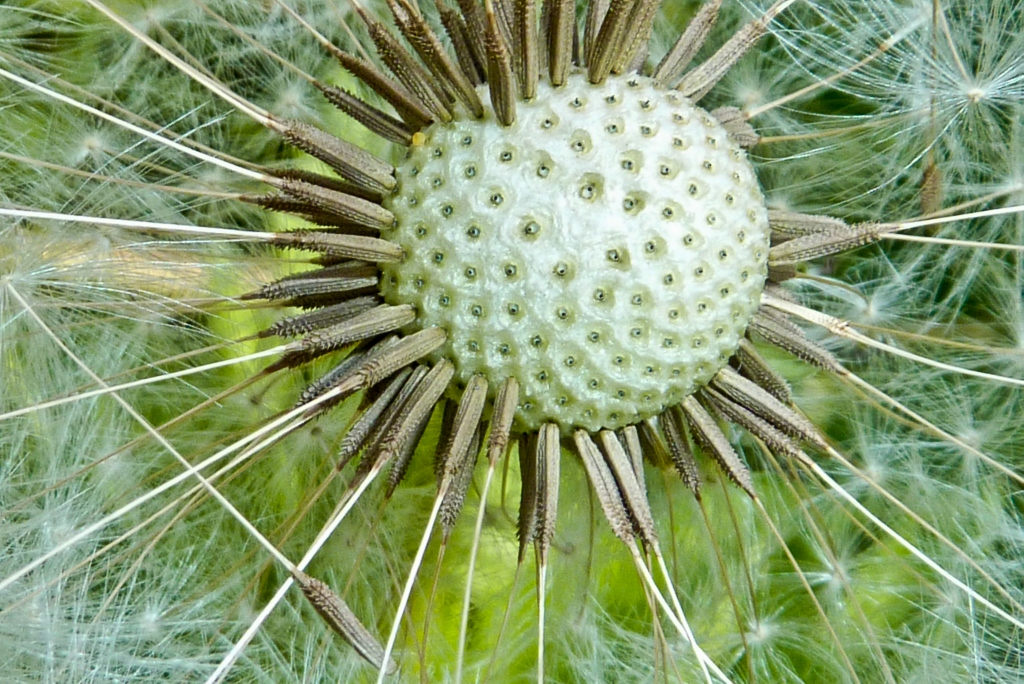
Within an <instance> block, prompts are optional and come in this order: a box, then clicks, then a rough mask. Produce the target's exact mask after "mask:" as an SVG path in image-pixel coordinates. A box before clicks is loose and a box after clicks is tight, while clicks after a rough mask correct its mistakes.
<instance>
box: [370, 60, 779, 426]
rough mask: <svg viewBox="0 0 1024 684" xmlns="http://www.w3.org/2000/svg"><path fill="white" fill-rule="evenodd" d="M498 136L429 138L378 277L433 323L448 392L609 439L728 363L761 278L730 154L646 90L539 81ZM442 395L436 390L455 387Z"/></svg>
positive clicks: (757, 216)
mask: <svg viewBox="0 0 1024 684" xmlns="http://www.w3.org/2000/svg"><path fill="white" fill-rule="evenodd" d="M539 89H540V90H539V93H538V97H537V98H536V99H534V100H531V101H529V102H523V103H520V105H519V108H518V112H517V119H516V122H515V124H514V125H512V126H509V127H503V126H499V125H498V124H497V123H496V122H495V121H494V120H493V118H492V117H487V118H485V119H482V120H473V119H470V120H461V121H459V120H456V121H454V122H452V123H449V124H436V125H434V126H432V127H431V128H429V129H428V130H427V131H425V134H426V139H425V142H424V143H423V144H422V145H419V146H416V147H414V148H412V150H411V151H410V153H409V155H408V157H407V158H406V159H405V161H404V162H403V163H402V164H400V165H399V166H398V168H397V173H396V175H397V177H398V179H399V183H400V185H399V188H398V191H397V192H396V193H395V194H394V195H392V196H391V197H389V198H388V200H387V206H388V208H389V209H390V210H391V211H392V212H394V214H395V216H396V219H397V220H396V226H395V227H394V228H393V229H392V230H389V231H386V235H385V236H386V237H387V238H388V239H389V240H392V241H394V242H397V243H398V244H400V245H401V246H402V248H403V249H404V251H405V254H406V258H405V260H404V261H403V262H401V263H397V264H389V265H386V266H385V268H384V275H383V278H382V282H383V287H384V294H385V297H386V299H387V300H388V302H389V303H391V304H396V305H398V304H412V305H414V306H415V307H416V310H417V312H418V319H417V321H416V323H415V328H417V329H422V328H426V327H430V326H437V327H440V328H443V329H445V330H446V331H447V332H448V341H447V343H446V345H445V346H444V347H442V348H441V349H440V350H438V351H437V352H436V353H435V356H436V357H437V358H441V357H447V358H449V359H450V360H452V361H453V362H454V364H455V367H456V377H457V378H458V380H460V381H461V384H464V383H466V382H468V381H469V379H470V378H471V377H472V376H473V375H475V374H481V375H483V376H485V377H486V378H487V379H488V380H489V381H490V382H491V383H492V386H496V385H497V384H498V383H499V382H500V381H502V380H503V379H505V378H506V377H509V376H513V377H515V378H516V379H517V380H518V381H519V383H520V385H521V394H520V411H519V413H518V420H519V424H520V426H521V427H522V428H523V429H526V430H534V429H537V428H538V427H540V425H541V424H543V423H544V422H556V423H558V424H559V425H562V426H565V427H566V429H568V428H569V427H571V426H575V427H583V428H586V429H588V430H599V429H602V428H606V429H617V428H620V427H622V426H624V425H626V424H629V423H635V422H637V421H640V420H643V419H645V418H648V417H651V416H653V415H657V414H658V413H660V412H661V411H663V410H664V409H665V408H666V407H668V406H672V405H674V404H677V403H679V402H680V401H681V400H682V399H683V398H685V397H686V396H687V395H689V394H691V393H692V392H693V391H694V390H695V389H696V388H699V387H701V386H703V385H705V384H706V383H707V382H708V381H709V380H710V379H711V378H712V376H714V375H715V373H717V372H718V371H719V370H720V369H721V368H722V367H723V366H724V365H725V364H726V363H727V361H728V359H729V357H730V356H732V355H733V354H734V353H735V351H736V348H737V346H738V344H739V339H740V338H741V337H742V336H743V333H744V330H745V329H746V327H747V323H748V322H749V320H750V317H751V315H753V313H754V312H755V311H756V309H757V306H758V303H759V297H760V293H761V289H762V287H763V285H764V281H765V274H766V270H767V266H766V264H767V254H768V234H769V228H768V217H767V211H766V209H765V207H764V200H763V197H762V194H761V191H760V188H759V187H758V184H757V180H756V177H755V175H754V171H753V169H752V168H751V166H750V164H749V162H748V161H747V159H746V155H745V153H744V152H743V151H742V150H741V149H740V148H739V146H738V145H737V144H736V143H735V142H734V141H733V140H732V139H731V138H730V136H729V135H728V134H727V132H726V131H725V129H724V128H723V127H722V125H721V124H720V123H719V122H718V120H717V119H715V118H714V117H713V116H712V115H711V114H709V113H708V112H706V111H704V110H703V109H701V108H699V107H696V106H694V105H693V104H691V103H690V101H689V100H687V99H686V98H685V97H683V96H682V95H680V94H679V93H678V92H676V91H673V90H669V89H666V88H664V87H658V86H656V85H655V84H654V82H653V81H652V80H651V79H648V78H644V77H640V76H632V77H629V78H626V77H613V78H611V79H609V80H608V81H606V82H605V83H604V84H602V85H600V86H595V85H592V84H590V83H589V82H587V80H586V79H585V78H584V77H583V76H582V75H576V76H573V77H571V78H570V80H569V82H568V83H567V84H566V85H565V86H563V87H559V88H552V87H551V86H550V85H549V84H547V83H546V82H542V83H540V84H539ZM453 387H454V386H453Z"/></svg>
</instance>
